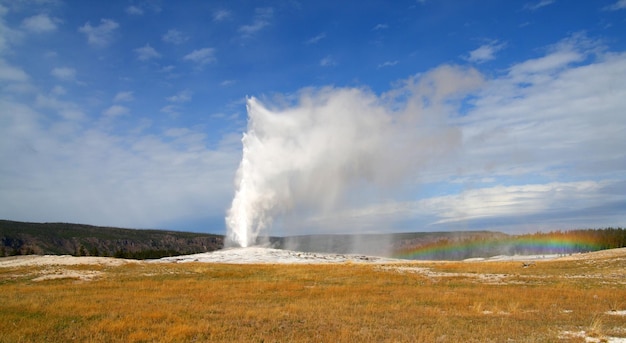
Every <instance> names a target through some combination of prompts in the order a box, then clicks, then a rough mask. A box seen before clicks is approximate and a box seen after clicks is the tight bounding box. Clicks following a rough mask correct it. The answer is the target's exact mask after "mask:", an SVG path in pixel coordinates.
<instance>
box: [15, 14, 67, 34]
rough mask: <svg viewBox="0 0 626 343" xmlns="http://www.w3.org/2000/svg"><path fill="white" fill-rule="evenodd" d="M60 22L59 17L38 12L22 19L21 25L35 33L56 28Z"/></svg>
mask: <svg viewBox="0 0 626 343" xmlns="http://www.w3.org/2000/svg"><path fill="white" fill-rule="evenodd" d="M60 22H61V20H60V19H58V18H54V17H49V16H48V15H47V14H38V15H35V16H32V17H28V18H26V19H24V20H22V27H23V28H24V29H26V30H27V31H30V32H35V33H42V32H50V31H54V30H56V29H57V24H58V23H60Z"/></svg>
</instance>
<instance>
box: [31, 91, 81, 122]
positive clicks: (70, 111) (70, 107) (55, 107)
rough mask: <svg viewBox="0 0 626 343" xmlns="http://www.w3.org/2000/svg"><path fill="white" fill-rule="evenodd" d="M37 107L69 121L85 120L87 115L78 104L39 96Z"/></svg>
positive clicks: (36, 102) (36, 101)
mask: <svg viewBox="0 0 626 343" xmlns="http://www.w3.org/2000/svg"><path fill="white" fill-rule="evenodd" d="M35 106H37V107H38V108H42V109H48V110H52V111H55V112H56V113H57V114H58V115H59V116H60V117H61V118H63V119H65V120H69V121H79V120H82V119H84V118H85V113H84V112H83V110H82V109H81V108H80V107H79V106H78V105H77V104H75V103H73V102H70V101H62V100H59V99H57V98H55V97H51V96H46V95H42V94H38V95H37V98H36V100H35Z"/></svg>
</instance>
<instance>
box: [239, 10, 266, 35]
mask: <svg viewBox="0 0 626 343" xmlns="http://www.w3.org/2000/svg"><path fill="white" fill-rule="evenodd" d="M273 16H274V10H273V9H272V8H271V7H268V8H257V9H255V11H254V19H253V21H252V23H251V24H248V25H242V26H240V27H239V32H240V33H241V34H242V36H243V37H244V38H245V37H250V36H253V35H254V34H256V33H257V32H259V31H261V30H262V29H264V28H265V27H267V26H269V25H270V21H271V20H272V17H273Z"/></svg>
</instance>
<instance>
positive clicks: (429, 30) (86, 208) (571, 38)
mask: <svg viewBox="0 0 626 343" xmlns="http://www.w3.org/2000/svg"><path fill="white" fill-rule="evenodd" d="M624 80H626V1H624V0H606V1H600V0H599V1H565V0H533V1H496V0H493V1H491V0H482V1H454V0H450V1H448V0H440V1H434V0H421V1H416V0H414V1H393V2H389V1H362V2H359V4H358V5H351V4H348V3H347V2H346V3H342V2H337V1H229V2H213V1H62V0H15V1H4V0H0V159H1V160H2V163H1V164H0V218H3V219H11V220H23V221H36V222H56V221H61V222H78V223H87V224H94V225H111V226H120V227H134V228H160V229H175V230H187V231H201V232H217V233H224V230H225V224H224V216H225V213H226V211H227V209H228V208H229V207H230V204H231V202H232V199H233V195H234V192H235V185H234V180H235V174H236V171H237V167H238V165H239V161H240V159H241V155H242V152H241V149H242V146H241V136H242V134H243V132H245V131H246V123H247V113H246V97H251V96H253V97H255V98H257V99H259V101H260V102H261V103H263V104H264V105H265V106H266V107H268V108H272V109H275V110H277V111H278V110H281V109H285V108H289V109H306V106H308V105H307V104H305V103H304V102H303V101H301V96H302V94H304V93H307V92H311V90H313V91H312V92H313V93H314V94H318V93H315V92H316V91H315V90H320V89H327V91H326V92H327V93H331V95H330V96H331V97H332V96H334V95H335V94H337V96H340V94H345V93H341V92H342V91H345V90H347V89H356V90H359V92H360V93H359V94H361V95H358V96H357V97H356V99H357V100H358V99H363V100H367V99H369V100H372V99H374V100H373V102H378V103H385V102H387V103H388V102H393V104H387V105H386V106H388V107H389V108H398V107H402V108H404V109H407V108H409V105H410V104H411V103H412V102H411V101H412V100H410V99H412V98H411V97H416V96H419V97H420V99H422V100H424V101H429V102H430V101H432V102H440V103H441V106H435V107H432V108H433V110H437V111H439V112H438V114H437V116H438V118H439V119H438V120H440V121H441V122H440V124H442V125H446V127H448V128H451V129H454V131H455V132H457V133H458V136H456V137H457V138H456V139H455V140H454V142H453V144H451V146H450V148H449V149H445V153H443V152H442V153H441V154H439V153H437V155H438V156H437V158H434V159H432V161H429V162H428V163H426V162H425V163H420V167H419V168H418V169H411V172H410V173H403V174H402V177H401V180H400V181H398V182H394V183H393V184H391V185H385V186H384V187H380V186H376V187H374V186H372V187H370V186H368V185H362V186H363V187H362V189H360V190H358V191H354V190H352V191H351V190H350V189H348V190H347V192H346V194H345V195H344V196H343V198H342V199H343V200H342V201H341V202H340V203H338V204H337V206H333V207H332V208H328V206H327V207H326V208H324V210H323V211H321V210H319V209H315V210H310V211H309V210H306V209H304V210H302V209H301V211H296V212H294V213H287V214H283V217H284V218H277V225H276V228H275V229H273V231H270V233H272V234H295V233H313V232H323V233H328V232H390V231H433V230H468V229H481V230H482V229H485V230H502V231H506V232H527V231H537V230H549V229H567V228H578V227H602V226H609V225H612V226H624V225H626V81H624ZM464 85H466V86H467V87H465V86H464ZM428 87H431V88H432V89H431V90H430V91H429V92H430V93H428V92H427V93H424V92H425V91H424V89H426V88H428ZM460 88H463V89H460ZM416 89H419V90H416ZM429 89H430V88H429ZM448 89H452V91H448ZM407 94H408V95H407ZM424 94H426V95H424ZM314 97H316V96H314ZM359 97H363V98H359ZM404 98H406V99H404ZM319 99H323V97H319ZM388 99H393V101H388ZM403 99H404V100H403ZM420 101H421V100H420ZM422 105H423V103H422ZM424 106H425V105H424ZM422 109H423V108H422ZM304 130H306V128H304ZM424 132H426V131H424ZM424 132H422V131H419V130H418V131H416V132H415V135H416V136H418V135H420V134H422V135H423V134H424ZM435 142H436V144H439V143H440V142H439V141H435ZM421 144H422V145H420V147H419V148H416V149H417V150H415V149H413V150H411V149H412V148H410V147H405V149H407V150H406V151H404V150H402V149H400V151H399V154H400V155H399V156H404V155H402V154H406V156H407V158H419V156H421V155H420V154H415V153H411V151H426V150H429V149H430V150H433V151H439V150H438V148H432V149H431V147H430V146H429V144H430V143H428V141H422V143H421ZM433 144H435V143H433ZM439 155H440V156H439ZM429 156H430V155H429ZM296 205H298V204H296ZM302 206H304V205H302ZM294 223H298V225H294ZM293 227H297V228H295V229H294V228H293Z"/></svg>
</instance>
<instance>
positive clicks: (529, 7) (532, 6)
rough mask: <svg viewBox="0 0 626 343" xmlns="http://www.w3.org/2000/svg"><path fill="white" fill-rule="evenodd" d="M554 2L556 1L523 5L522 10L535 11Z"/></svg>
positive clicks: (548, 0) (542, 0) (546, 0)
mask: <svg viewBox="0 0 626 343" xmlns="http://www.w3.org/2000/svg"><path fill="white" fill-rule="evenodd" d="M555 2H556V0H541V1H539V2H533V3H530V2H529V3H526V4H525V5H524V9H526V10H530V11H536V10H538V9H540V8H542V7H546V6H549V5H552V4H553V3H555Z"/></svg>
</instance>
